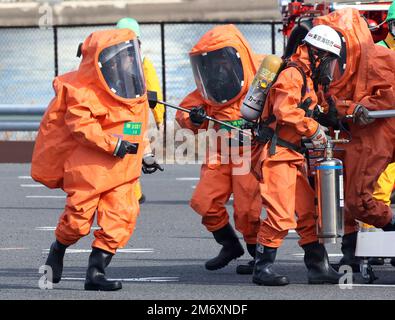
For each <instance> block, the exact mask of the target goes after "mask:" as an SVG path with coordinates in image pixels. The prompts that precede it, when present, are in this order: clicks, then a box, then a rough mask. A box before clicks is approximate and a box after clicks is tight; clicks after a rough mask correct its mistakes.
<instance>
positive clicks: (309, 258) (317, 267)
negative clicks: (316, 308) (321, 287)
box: [302, 241, 342, 284]
mask: <svg viewBox="0 0 395 320" xmlns="http://www.w3.org/2000/svg"><path fill="white" fill-rule="evenodd" d="M302 248H303V250H304V263H305V265H306V267H307V270H308V271H307V278H308V281H309V284H324V283H332V284H338V283H339V279H340V278H341V276H342V274H340V273H338V272H336V271H335V270H334V269H333V268H332V266H331V265H330V264H329V259H328V253H327V252H326V249H325V247H324V246H323V245H322V244H320V243H319V242H318V241H317V242H312V243H309V244H306V245H304V246H302Z"/></svg>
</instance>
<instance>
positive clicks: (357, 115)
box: [353, 104, 374, 126]
mask: <svg viewBox="0 0 395 320" xmlns="http://www.w3.org/2000/svg"><path fill="white" fill-rule="evenodd" d="M368 112H369V110H368V109H366V108H365V107H364V106H363V105H362V104H359V105H357V106H356V108H355V110H354V113H353V116H354V122H355V123H357V124H359V125H361V126H366V125H367V124H370V123H372V122H373V121H374V119H371V118H369V117H368Z"/></svg>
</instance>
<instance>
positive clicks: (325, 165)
mask: <svg viewBox="0 0 395 320" xmlns="http://www.w3.org/2000/svg"><path fill="white" fill-rule="evenodd" d="M347 142H349V141H348V140H345V139H333V140H330V139H328V142H327V144H326V146H325V151H324V158H323V159H321V160H319V161H317V163H316V165H315V169H316V174H315V193H316V206H317V215H318V217H317V221H316V226H317V236H318V240H319V242H320V243H322V244H327V243H336V240H337V238H339V237H341V236H342V235H343V233H344V212H343V208H344V188H343V163H342V161H341V160H339V159H336V158H334V157H333V148H334V143H347Z"/></svg>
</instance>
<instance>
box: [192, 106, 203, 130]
mask: <svg viewBox="0 0 395 320" xmlns="http://www.w3.org/2000/svg"><path fill="white" fill-rule="evenodd" d="M206 116H207V114H206V110H204V109H203V108H202V107H194V108H192V109H191V112H190V113H189V119H190V120H191V122H192V124H193V125H194V126H197V127H199V126H201V124H202V123H203V122H204V120H206Z"/></svg>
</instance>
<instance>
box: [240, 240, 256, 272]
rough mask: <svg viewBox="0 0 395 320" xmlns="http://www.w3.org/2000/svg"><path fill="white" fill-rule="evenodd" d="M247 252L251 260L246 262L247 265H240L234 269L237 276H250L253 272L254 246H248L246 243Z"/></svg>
mask: <svg viewBox="0 0 395 320" xmlns="http://www.w3.org/2000/svg"><path fill="white" fill-rule="evenodd" d="M247 251H248V253H249V254H250V256H251V257H252V258H253V260H250V261H248V263H247V264H240V265H238V266H237V268H236V273H238V274H252V272H253V270H254V264H255V252H256V244H248V243H247Z"/></svg>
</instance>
